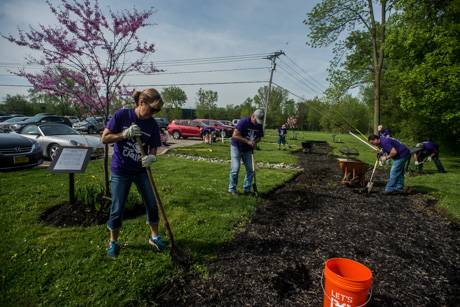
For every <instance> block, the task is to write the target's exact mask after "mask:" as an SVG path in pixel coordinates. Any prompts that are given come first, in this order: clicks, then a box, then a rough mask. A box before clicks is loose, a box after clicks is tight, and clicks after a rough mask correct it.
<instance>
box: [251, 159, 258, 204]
mask: <svg viewBox="0 0 460 307" xmlns="http://www.w3.org/2000/svg"><path fill="white" fill-rule="evenodd" d="M251 160H252V171H253V172H254V174H253V179H252V180H253V181H252V190H253V191H254V195H255V196H257V195H259V191H258V190H257V182H256V162H255V161H254V151H253V152H252V154H251Z"/></svg>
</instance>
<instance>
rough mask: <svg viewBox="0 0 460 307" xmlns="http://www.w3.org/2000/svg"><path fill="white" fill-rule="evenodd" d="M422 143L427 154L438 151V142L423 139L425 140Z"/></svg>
mask: <svg viewBox="0 0 460 307" xmlns="http://www.w3.org/2000/svg"><path fill="white" fill-rule="evenodd" d="M422 144H423V149H424V150H425V151H426V152H428V153H429V154H433V153H438V152H439V146H438V144H435V143H433V142H431V141H425V142H422Z"/></svg>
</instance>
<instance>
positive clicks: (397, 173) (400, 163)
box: [385, 156, 410, 192]
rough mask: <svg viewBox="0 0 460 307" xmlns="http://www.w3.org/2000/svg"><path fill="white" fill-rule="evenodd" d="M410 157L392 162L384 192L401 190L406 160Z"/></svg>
mask: <svg viewBox="0 0 460 307" xmlns="http://www.w3.org/2000/svg"><path fill="white" fill-rule="evenodd" d="M409 158H410V156H407V157H404V158H400V159H395V160H393V165H392V166H391V170H390V179H389V180H388V183H387V185H386V186H385V192H392V191H396V190H402V189H403V188H404V171H405V166H406V162H407V160H408V159H409Z"/></svg>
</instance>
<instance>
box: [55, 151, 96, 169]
mask: <svg viewBox="0 0 460 307" xmlns="http://www.w3.org/2000/svg"><path fill="white" fill-rule="evenodd" d="M90 156H91V148H88V147H61V148H59V150H58V152H57V153H56V156H55V158H54V159H53V162H52V163H51V165H50V166H49V168H48V170H49V171H51V172H53V173H83V172H84V171H85V169H86V166H87V165H88V161H89V159H90Z"/></svg>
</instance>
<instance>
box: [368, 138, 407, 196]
mask: <svg viewBox="0 0 460 307" xmlns="http://www.w3.org/2000/svg"><path fill="white" fill-rule="evenodd" d="M368 141H369V143H371V144H372V145H374V146H378V147H380V148H381V149H382V151H383V155H381V156H380V160H381V161H382V162H384V161H386V160H389V159H391V160H393V163H392V165H391V170H390V179H389V180H388V182H387V185H386V186H385V194H397V193H403V192H404V172H405V166H406V162H407V161H408V160H409V158H410V150H409V148H407V146H406V145H404V144H403V143H401V142H399V141H398V140H396V139H394V138H391V137H384V136H378V135H375V134H372V135H370V136H369V138H368Z"/></svg>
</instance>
